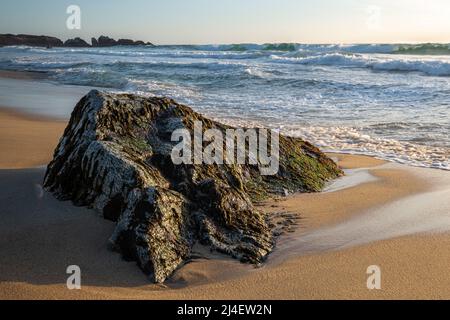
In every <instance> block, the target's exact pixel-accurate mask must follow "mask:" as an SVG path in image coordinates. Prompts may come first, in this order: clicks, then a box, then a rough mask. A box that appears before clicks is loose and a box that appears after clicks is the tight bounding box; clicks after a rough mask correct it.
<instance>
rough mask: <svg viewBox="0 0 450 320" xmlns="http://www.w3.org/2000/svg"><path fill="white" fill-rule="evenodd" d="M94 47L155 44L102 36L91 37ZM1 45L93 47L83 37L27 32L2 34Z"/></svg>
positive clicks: (0, 35) (0, 36) (0, 37)
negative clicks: (63, 37) (62, 37)
mask: <svg viewBox="0 0 450 320" xmlns="http://www.w3.org/2000/svg"><path fill="white" fill-rule="evenodd" d="M91 43H92V47H113V46H144V45H146V46H153V44H152V43H150V42H147V43H145V42H144V41H134V40H130V39H120V40H118V41H116V40H114V39H112V38H110V37H106V36H101V37H100V38H98V40H97V39H95V38H92V39H91ZM0 46H35V47H47V48H51V47H78V48H85V47H86V48H87V47H91V45H89V44H88V43H87V42H86V41H84V40H83V39H81V38H78V37H77V38H75V39H68V40H67V41H66V42H62V41H61V40H60V39H58V38H55V37H48V36H34V35H25V34H18V35H13V34H0Z"/></svg>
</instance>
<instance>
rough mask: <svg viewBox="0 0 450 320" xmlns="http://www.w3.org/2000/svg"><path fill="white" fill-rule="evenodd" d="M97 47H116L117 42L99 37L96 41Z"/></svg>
mask: <svg viewBox="0 0 450 320" xmlns="http://www.w3.org/2000/svg"><path fill="white" fill-rule="evenodd" d="M97 45H98V46H99V47H113V46H116V45H117V41H116V40H114V39H112V38H110V37H106V36H100V37H99V38H98V40H97Z"/></svg>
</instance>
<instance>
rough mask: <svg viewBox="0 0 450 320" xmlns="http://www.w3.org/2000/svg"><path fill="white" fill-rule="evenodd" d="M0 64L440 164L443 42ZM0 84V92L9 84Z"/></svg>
mask: <svg viewBox="0 0 450 320" xmlns="http://www.w3.org/2000/svg"><path fill="white" fill-rule="evenodd" d="M0 69H2V70H13V71H38V72H44V73H45V79H44V80H40V81H41V82H42V81H44V82H46V83H48V85H52V86H54V85H57V86H61V87H64V88H78V90H79V91H83V90H88V89H89V88H86V87H96V88H105V89H107V90H113V91H119V92H123V91H125V92H134V93H138V94H143V95H158V96H169V97H172V98H174V99H176V100H177V101H178V102H181V103H185V104H188V105H190V106H191V107H192V108H193V109H195V110H196V111H199V112H201V113H203V114H205V115H206V116H208V117H211V118H214V119H216V120H219V121H222V122H226V123H229V124H233V125H237V126H255V125H257V126H264V127H269V128H274V129H279V130H280V131H281V132H282V133H285V134H288V135H292V136H299V137H302V138H304V139H306V140H309V141H310V142H312V143H314V144H316V145H318V146H320V147H322V148H323V149H324V150H325V151H339V152H346V153H354V154H367V155H372V156H376V157H378V158H382V159H386V160H392V161H396V162H400V163H406V164H410V165H415V166H424V167H432V168H439V169H446V170H450V160H449V157H450V134H449V133H450V45H433V44H424V45H413V44H410V45H406V44H403V45H380V44H376V45H375V44H373V45H370V44H369V45H302V44H265V45H257V44H239V45H198V46H195V45H185V46H158V47H154V48H153V47H113V48H80V49H78V48H53V49H43V48H31V47H4V48H0ZM9 86H10V87H6V85H5V83H3V85H0V95H1V96H3V97H0V102H4V101H5V99H6V97H7V96H8V93H9V91H10V90H13V87H15V88H17V87H18V86H21V85H20V84H19V83H18V82H17V83H15V82H14V81H13V80H11V82H9ZM22 90H32V86H31V87H30V88H28V89H23V88H22ZM83 92H84V91H83ZM55 101H57V100H55ZM31 102H32V101H31ZM50 105H51V108H45V109H43V110H44V113H45V114H47V115H49V116H57V117H62V118H68V117H69V116H70V112H71V108H72V107H73V106H70V107H68V106H66V105H63V104H61V105H59V104H58V103H57V102H52V103H51V104H50Z"/></svg>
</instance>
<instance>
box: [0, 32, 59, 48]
mask: <svg viewBox="0 0 450 320" xmlns="http://www.w3.org/2000/svg"><path fill="white" fill-rule="evenodd" d="M63 45H64V43H63V42H62V41H61V40H60V39H58V38H55V37H48V36H34V35H27V34H18V35H14V34H0V46H34V47H61V46H63Z"/></svg>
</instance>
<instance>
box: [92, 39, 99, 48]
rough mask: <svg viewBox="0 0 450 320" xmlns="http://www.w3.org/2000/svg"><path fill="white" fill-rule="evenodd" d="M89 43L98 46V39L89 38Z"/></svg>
mask: <svg viewBox="0 0 450 320" xmlns="http://www.w3.org/2000/svg"><path fill="white" fill-rule="evenodd" d="M91 44H92V46H93V47H98V41H97V39H95V38H91Z"/></svg>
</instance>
